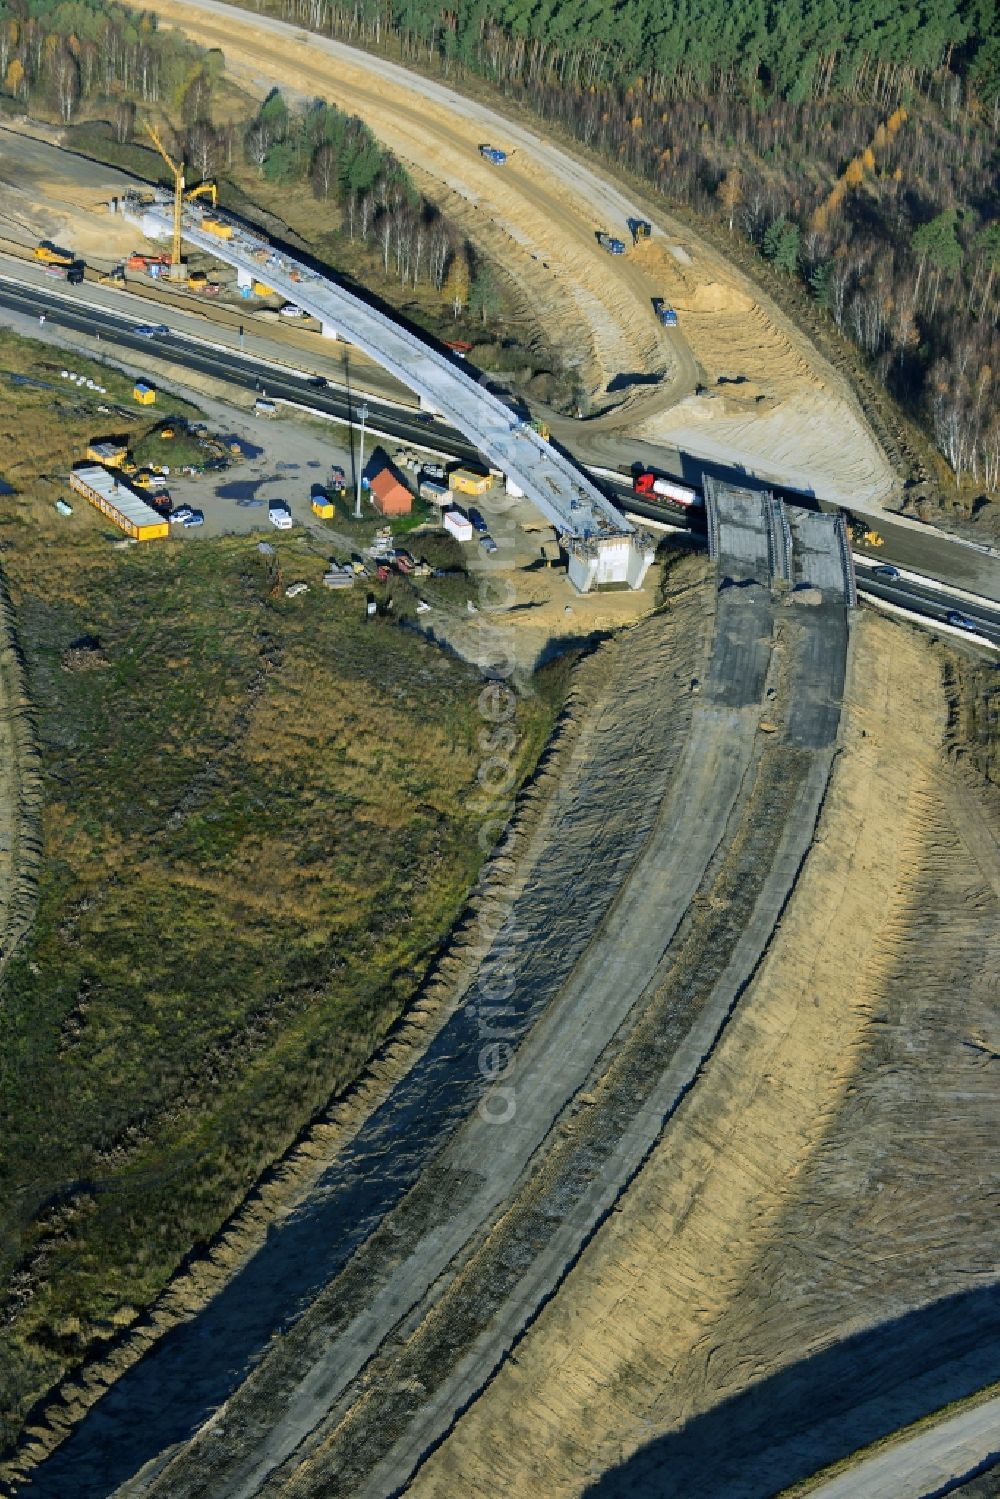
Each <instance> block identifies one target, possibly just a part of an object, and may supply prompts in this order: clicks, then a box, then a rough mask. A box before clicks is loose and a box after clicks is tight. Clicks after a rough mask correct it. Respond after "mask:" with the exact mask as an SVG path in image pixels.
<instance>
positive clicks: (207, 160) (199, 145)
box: [184, 120, 222, 182]
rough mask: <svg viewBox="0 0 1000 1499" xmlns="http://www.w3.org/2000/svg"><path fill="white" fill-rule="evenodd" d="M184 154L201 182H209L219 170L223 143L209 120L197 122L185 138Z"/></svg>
mask: <svg viewBox="0 0 1000 1499" xmlns="http://www.w3.org/2000/svg"><path fill="white" fill-rule="evenodd" d="M184 154H185V156H186V157H187V159H188V161H189V162H190V163H191V166H192V167H193V168H194V170H195V171H196V172H197V173H198V180H199V182H209V181H210V180H211V179H212V178H213V177H215V175H216V173H217V172H218V170H219V163H220V161H221V160H222V141H221V139H220V137H219V132H218V131H217V130H216V128H215V126H214V125H212V124H211V123H210V122H209V121H208V120H196V121H195V123H194V124H193V125H192V126H191V129H190V130H189V131H188V132H187V134H186V135H185V137H184Z"/></svg>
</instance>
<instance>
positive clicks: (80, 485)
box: [69, 464, 170, 541]
mask: <svg viewBox="0 0 1000 1499" xmlns="http://www.w3.org/2000/svg"><path fill="white" fill-rule="evenodd" d="M69 486H70V488H71V489H75V490H76V492H77V494H82V495H83V496H84V497H85V498H86V499H87V500H89V501H90V503H91V504H92V505H93V506H94V508H95V509H97V510H99V511H100V512H101V514H102V515H106V516H107V517H108V519H109V520H112V521H114V523H115V525H116V526H118V527H119V529H120V530H122V531H124V532H125V535H126V536H131V537H132V539H133V541H156V540H158V539H160V538H163V537H166V536H169V535H170V525H169V522H168V521H166V520H165V519H164V517H163V516H162V515H160V514H159V513H158V512H157V511H155V510H154V509H153V508H152V506H151V505H147V504H146V502H145V500H144V499H143V498H142V496H141V495H138V494H136V492H135V490H134V489H132V488H130V486H129V485H128V484H124V483H122V482H121V481H120V480H119V479H118V478H116V476H115V475H114V474H109V473H108V471H107V469H104V468H101V467H99V466H98V465H97V464H92V465H90V466H87V467H84V468H78V469H74V470H73V472H72V473H71V474H70V476H69Z"/></svg>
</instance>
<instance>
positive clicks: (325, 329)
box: [319, 321, 340, 338]
mask: <svg viewBox="0 0 1000 1499" xmlns="http://www.w3.org/2000/svg"><path fill="white" fill-rule="evenodd" d="M319 331H320V333H322V335H323V337H324V338H339V337H340V334H339V333H338V332H337V330H336V328H335V327H334V326H333V324H332V323H324V322H322V321H321V322H320V325H319Z"/></svg>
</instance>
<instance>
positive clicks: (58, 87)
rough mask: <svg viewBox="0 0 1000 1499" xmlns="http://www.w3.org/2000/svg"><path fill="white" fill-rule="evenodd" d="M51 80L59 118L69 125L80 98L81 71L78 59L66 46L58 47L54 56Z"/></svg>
mask: <svg viewBox="0 0 1000 1499" xmlns="http://www.w3.org/2000/svg"><path fill="white" fill-rule="evenodd" d="M51 79H52V88H53V91H54V93H55V96H56V103H57V104H58V106H59V118H60V119H61V120H62V122H63V124H64V125H68V124H69V122H70V120H71V119H72V118H73V111H74V109H75V108H76V105H77V100H78V99H79V97H80V70H79V68H78V67H77V64H76V58H75V57H74V56H73V54H72V52H71V51H70V50H69V48H68V47H67V46H66V45H65V44H63V45H62V46H60V47H57V48H56V50H55V52H54V53H53V55H52V64H51Z"/></svg>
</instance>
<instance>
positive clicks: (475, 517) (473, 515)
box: [469, 505, 490, 536]
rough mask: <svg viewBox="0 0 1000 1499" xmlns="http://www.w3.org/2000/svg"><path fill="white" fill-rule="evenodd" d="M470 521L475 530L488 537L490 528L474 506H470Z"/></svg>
mask: <svg viewBox="0 0 1000 1499" xmlns="http://www.w3.org/2000/svg"><path fill="white" fill-rule="evenodd" d="M469 519H470V520H471V522H472V525H473V528H474V529H475V530H476V531H478V532H479V534H480V536H486V535H487V534H488V533H489V529H490V528H489V526H488V525H487V524H486V521H485V520H484V519H483V516H482V514H481V513H480V512H479V511H478V510H477V509H476V507H475V506H474V505H470V506H469Z"/></svg>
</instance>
